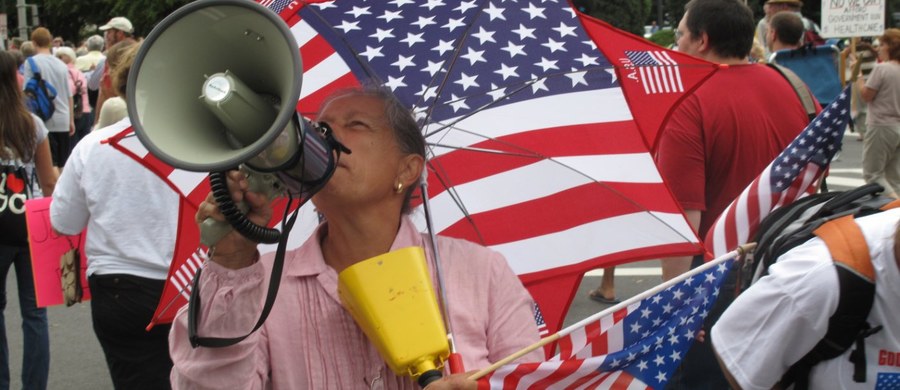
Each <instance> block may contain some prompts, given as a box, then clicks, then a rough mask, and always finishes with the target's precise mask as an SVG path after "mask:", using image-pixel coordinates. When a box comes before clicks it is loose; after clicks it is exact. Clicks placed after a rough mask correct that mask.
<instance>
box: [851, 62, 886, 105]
mask: <svg viewBox="0 0 900 390" xmlns="http://www.w3.org/2000/svg"><path fill="white" fill-rule="evenodd" d="M883 77H884V67H882V66H879V65H876V66H875V68H874V69H872V73H870V74H869V76H868V77H862V76H860V77H859V78H858V79H857V83H859V97H860V99H862V100H863V101H864V102H866V103H871V102H872V101H873V100H875V96H876V95H878V89H879V87H880V86H881V79H882V78H883Z"/></svg>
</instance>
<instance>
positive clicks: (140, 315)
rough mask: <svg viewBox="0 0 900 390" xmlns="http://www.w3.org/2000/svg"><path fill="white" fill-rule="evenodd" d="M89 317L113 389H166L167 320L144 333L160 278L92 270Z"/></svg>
mask: <svg viewBox="0 0 900 390" xmlns="http://www.w3.org/2000/svg"><path fill="white" fill-rule="evenodd" d="M88 283H89V285H90V288H91V317H92V319H93V322H94V333H95V334H96V335H97V339H98V340H99V341H100V347H102V348H103V354H104V355H105V356H106V365H107V366H108V367H109V373H110V376H112V381H113V385H114V386H115V388H116V389H128V390H132V389H148V390H151V389H152V390H157V389H169V388H171V385H170V384H169V372H170V371H171V370H172V359H171V358H170V357H169V343H168V336H169V328H170V325H156V326H154V327H153V329H152V330H150V331H149V332H147V331H146V330H145V328H146V327H147V324H149V323H150V319H151V317H153V312H154V311H155V310H156V305H157V303H158V302H159V297H160V295H161V294H162V290H163V287H164V285H165V281H162V280H153V279H145V278H139V277H136V276H132V275H124V274H115V275H92V276H91V277H90V278H89V279H88Z"/></svg>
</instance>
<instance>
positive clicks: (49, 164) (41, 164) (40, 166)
mask: <svg viewBox="0 0 900 390" xmlns="http://www.w3.org/2000/svg"><path fill="white" fill-rule="evenodd" d="M34 166H35V168H36V169H37V175H38V180H40V182H41V192H43V193H44V196H50V195H52V194H53V189H55V188H56V180H57V179H59V173H58V172H57V171H56V168H55V167H54V166H53V158H52V157H51V156H50V141H49V140H48V139H47V138H46V137H45V138H44V140H43V141H41V143H40V144H38V146H37V150H35V152H34Z"/></svg>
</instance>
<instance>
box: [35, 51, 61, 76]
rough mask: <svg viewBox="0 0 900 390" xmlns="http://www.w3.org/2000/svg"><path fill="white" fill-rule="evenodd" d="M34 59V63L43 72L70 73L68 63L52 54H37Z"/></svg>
mask: <svg viewBox="0 0 900 390" xmlns="http://www.w3.org/2000/svg"><path fill="white" fill-rule="evenodd" d="M32 58H34V62H35V63H36V64H37V66H38V67H39V68H41V70H42V71H45V72H55V73H60V74H64V73H68V69H69V68H68V67H66V63H65V62H62V60H60V59H59V58H56V57H54V56H52V55H50V54H36V55H34V57H32Z"/></svg>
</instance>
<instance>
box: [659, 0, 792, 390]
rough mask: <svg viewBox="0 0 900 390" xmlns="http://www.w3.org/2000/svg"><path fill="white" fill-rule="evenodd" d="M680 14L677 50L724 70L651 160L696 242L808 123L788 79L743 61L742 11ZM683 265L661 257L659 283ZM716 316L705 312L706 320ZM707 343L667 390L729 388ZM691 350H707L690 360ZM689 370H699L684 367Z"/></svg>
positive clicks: (675, 116) (745, 21)
mask: <svg viewBox="0 0 900 390" xmlns="http://www.w3.org/2000/svg"><path fill="white" fill-rule="evenodd" d="M685 10H686V12H685V14H684V18H682V20H681V23H679V25H678V30H677V31H676V33H675V36H676V37H677V44H678V50H679V51H682V52H684V53H687V54H691V55H693V56H696V57H699V58H703V59H705V60H707V61H711V62H715V63H719V64H724V65H728V66H727V67H724V68H723V69H720V70H719V71H717V72H716V73H715V74H713V76H712V77H711V78H710V79H709V80H707V81H706V82H705V83H704V84H703V85H701V86H700V87H699V88H698V89H697V90H696V91H694V93H692V94H691V95H689V96H687V98H685V99H684V101H682V103H681V104H680V105H679V106H677V107H676V108H675V110H674V111H673V113H672V116H671V117H670V119H669V121H668V122H667V123H666V126H665V128H664V130H663V131H662V132H661V133H660V140H659V144H658V147H657V149H656V160H657V166H658V167H659V170H660V173H661V174H662V176H663V179H664V180H665V181H666V183H667V184H668V185H669V188H670V189H671V190H672V193H673V194H674V196H675V199H676V200H677V201H678V202H679V203H680V204H681V206H682V208H684V211H685V214H686V215H687V218H688V221H689V222H690V224H691V226H692V227H693V228H694V230H695V231H696V232H698V233H699V236H700V237H701V238H702V237H705V236H706V231H707V230H709V228H710V225H712V223H713V222H715V220H716V218H717V217H718V216H719V214H721V213H722V211H724V210H725V208H726V207H728V204H729V203H731V201H732V200H734V199H735V198H736V197H737V196H738V195H739V194H740V193H741V191H742V190H743V189H744V188H745V187H746V186H747V185H748V184H750V182H751V181H753V179H755V178H756V176H758V175H759V174H760V172H762V170H763V169H764V168H765V167H766V166H767V165H768V164H769V163H770V162H772V160H773V159H774V158H775V157H776V156H777V155H778V154H779V153H780V152H781V151H782V150H784V148H785V147H786V146H787V145H788V144H789V143H790V142H791V141H792V140H793V139H794V138H795V137H796V136H797V134H799V133H800V131H801V130H803V128H804V127H805V126H806V125H807V124H808V123H809V117H808V116H807V114H806V111H805V110H804V108H803V104H802V103H801V102H800V98H799V97H798V96H797V93H796V92H795V91H794V89H793V88H792V87H791V85H790V83H788V81H787V80H785V79H784V78H783V77H782V76H781V75H780V74H779V73H778V72H777V71H775V70H774V69H771V68H769V67H767V66H765V65H758V64H750V63H749V61H748V60H747V56H748V55H749V53H750V48H751V46H752V45H753V32H754V25H755V23H754V22H753V13H752V12H751V11H750V9H749V8H747V6H746V5H744V4H742V3H741V2H740V1H738V0H692V1H690V2H689V3H688V4H687V5H686V6H685ZM699 260H700V261H702V258H701V259H699ZM690 266H691V258H690V257H679V258H671V259H664V260H663V261H662V268H663V278H665V279H667V280H668V279H671V278H673V277H675V276H677V275H679V274H681V273H684V272H686V271H687V270H688V269H689V268H690ZM725 289H726V288H725V287H723V288H722V289H721V290H722V291H724V290H725ZM721 298H722V297H721V295H720V300H722V299H721ZM713 311H715V309H714V310H713ZM715 318H717V316H716V315H715V313H710V315H709V318H708V319H711V320H712V321H714V320H715ZM704 328H705V327H704ZM707 331H708V330H707ZM708 345H709V343H695V345H694V348H693V349H692V350H691V351H690V352H689V353H688V355H687V356H685V358H684V363H683V364H682V367H680V370H679V371H678V372H676V374H675V375H674V376H673V377H672V381H671V382H670V386H669V388H684V389H707V388H708V389H725V388H728V383H727V382H725V379H724V377H723V376H722V375H721V371H720V370H719V368H718V367H717V364H716V361H715V357H714V356H713V355H712V351H711V349H709V347H708ZM697 348H701V349H703V348H705V349H706V351H705V352H701V353H700V355H697V354H696V353H695V351H694V349H697ZM695 363H699V364H695ZM694 365H696V366H700V367H699V368H698V367H691V368H688V366H694ZM716 371H718V372H720V374H719V375H718V376H716V375H714V372H716Z"/></svg>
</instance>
